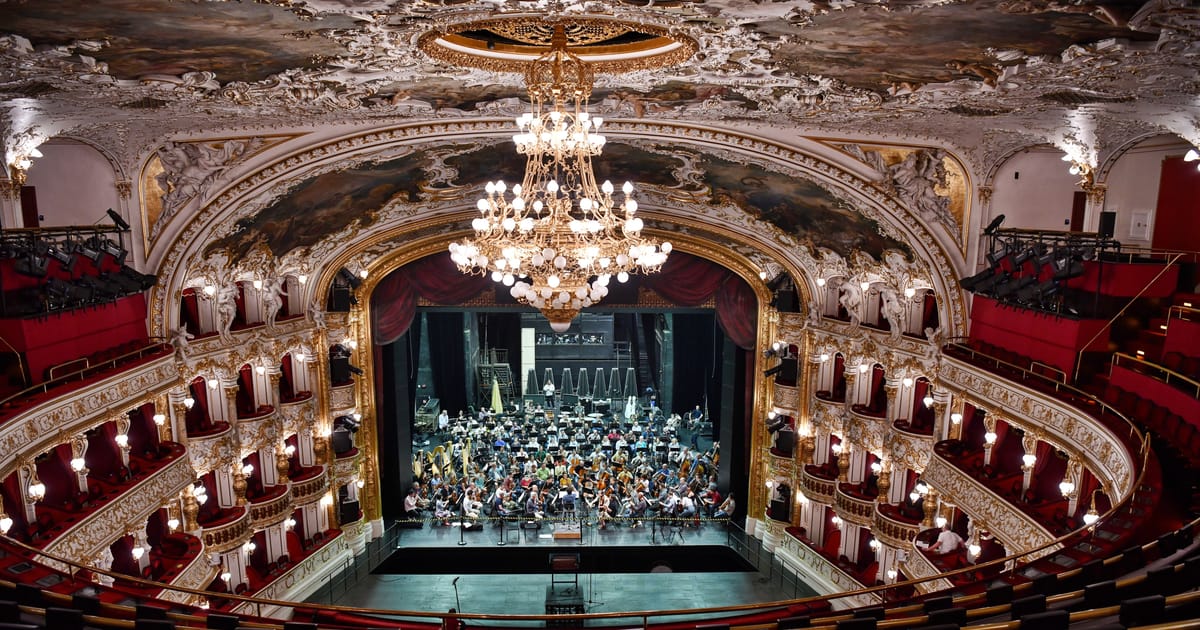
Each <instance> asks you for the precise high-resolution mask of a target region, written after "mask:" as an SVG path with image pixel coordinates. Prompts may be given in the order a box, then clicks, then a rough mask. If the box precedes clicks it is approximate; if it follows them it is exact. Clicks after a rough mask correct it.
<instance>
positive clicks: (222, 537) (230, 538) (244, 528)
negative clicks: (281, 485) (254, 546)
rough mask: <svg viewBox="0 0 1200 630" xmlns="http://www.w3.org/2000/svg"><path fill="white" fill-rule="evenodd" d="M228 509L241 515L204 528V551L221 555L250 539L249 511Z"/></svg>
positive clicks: (240, 508)
mask: <svg viewBox="0 0 1200 630" xmlns="http://www.w3.org/2000/svg"><path fill="white" fill-rule="evenodd" d="M284 496H287V495H284ZM230 509H233V510H240V511H241V513H240V514H238V516H237V518H235V519H233V520H232V521H229V522H227V523H221V524H220V525H214V526H212V527H205V528H204V530H203V538H204V547H205V551H208V552H211V553H222V552H225V551H229V550H230V549H233V548H235V547H237V546H239V545H241V544H242V543H244V542H246V541H247V540H249V539H250V534H251V533H252V531H251V529H250V511H249V510H247V509H246V508H244V507H237V508H230Z"/></svg>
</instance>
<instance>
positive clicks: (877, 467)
mask: <svg viewBox="0 0 1200 630" xmlns="http://www.w3.org/2000/svg"><path fill="white" fill-rule="evenodd" d="M881 470H883V464H880V463H879V462H871V472H873V473H875V474H876V475H878V474H879V471H881Z"/></svg>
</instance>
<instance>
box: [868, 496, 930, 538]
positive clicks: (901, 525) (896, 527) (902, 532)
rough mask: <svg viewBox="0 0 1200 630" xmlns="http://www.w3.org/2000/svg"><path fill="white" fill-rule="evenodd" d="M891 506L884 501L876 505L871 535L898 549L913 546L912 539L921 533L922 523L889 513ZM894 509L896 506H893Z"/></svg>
mask: <svg viewBox="0 0 1200 630" xmlns="http://www.w3.org/2000/svg"><path fill="white" fill-rule="evenodd" d="M889 508H893V506H889V505H887V504H884V503H877V504H876V505H875V517H874V520H873V521H872V523H871V535H873V536H875V538H878V539H879V542H882V543H883V544H885V545H890V546H892V547H896V548H898V549H906V548H909V547H911V546H912V541H913V540H914V539H916V537H917V534H919V533H921V524H920V523H914V522H912V521H908V520H904V519H902V518H900V516H899V515H892V514H888V513H887V512H889V511H890V510H889ZM893 509H894V508H893Z"/></svg>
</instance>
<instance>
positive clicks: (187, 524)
mask: <svg viewBox="0 0 1200 630" xmlns="http://www.w3.org/2000/svg"><path fill="white" fill-rule="evenodd" d="M183 529H184V531H186V532H188V533H189V534H192V535H198V534H199V531H200V501H199V500H197V499H196V495H195V493H193V492H192V486H191V485H188V486H185V487H184V488H183Z"/></svg>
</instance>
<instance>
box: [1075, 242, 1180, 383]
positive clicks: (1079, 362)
mask: <svg viewBox="0 0 1200 630" xmlns="http://www.w3.org/2000/svg"><path fill="white" fill-rule="evenodd" d="M1182 256H1183V254H1176V255H1175V256H1174V257H1173V258H1171V259H1170V260H1168V261H1167V262H1166V263H1165V264H1163V267H1162V269H1159V270H1158V273H1156V274H1154V277H1153V278H1151V279H1150V281H1149V282H1147V283H1146V284H1145V286H1143V287H1142V288H1141V289H1139V290H1138V292H1137V295H1135V296H1133V297H1131V298H1129V301H1128V302H1126V303H1125V306H1122V307H1121V310H1119V311H1117V314H1116V315H1113V316H1112V318H1110V319H1109V320H1108V321H1107V322H1106V323H1105V324H1104V325H1103V326H1101V327H1100V330H1097V331H1096V334H1094V335H1092V338H1091V339H1088V340H1087V343H1085V344H1083V345H1082V346H1080V347H1079V352H1078V353H1076V355H1075V377H1074V378H1073V379H1071V380H1073V381H1075V382H1079V370H1081V369H1083V352H1084V350H1087V348H1088V347H1089V346H1091V345H1092V342H1093V341H1095V340H1097V339H1099V338H1100V335H1102V334H1104V333H1106V332H1108V329H1109V328H1112V325H1113V322H1115V321H1117V318H1118V317H1120V316H1121V315H1124V314H1125V311H1127V310H1129V307H1130V306H1133V303H1134V302H1136V301H1137V300H1138V298H1140V297H1142V294H1143V293H1145V292H1146V291H1148V290H1149V289H1150V287H1151V286H1153V285H1154V283H1155V282H1158V279H1159V278H1161V277H1162V275H1163V274H1164V273H1167V270H1168V269H1170V268H1171V266H1172V265H1174V264H1175V262H1176V261H1178V260H1179V259H1180V258H1181V257H1182Z"/></svg>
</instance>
